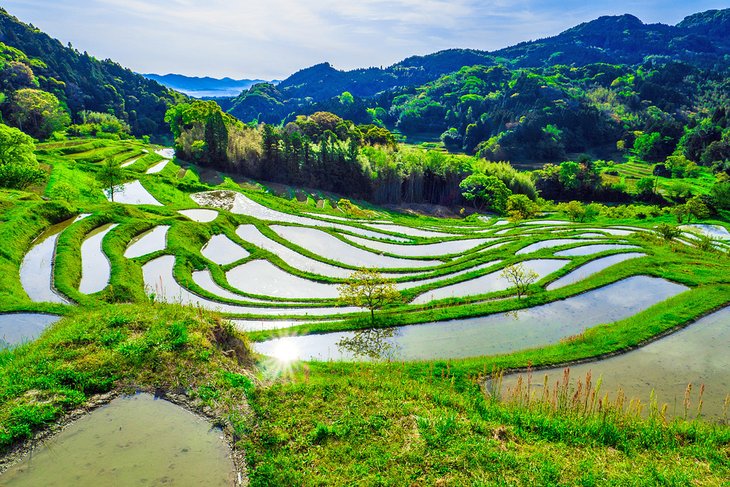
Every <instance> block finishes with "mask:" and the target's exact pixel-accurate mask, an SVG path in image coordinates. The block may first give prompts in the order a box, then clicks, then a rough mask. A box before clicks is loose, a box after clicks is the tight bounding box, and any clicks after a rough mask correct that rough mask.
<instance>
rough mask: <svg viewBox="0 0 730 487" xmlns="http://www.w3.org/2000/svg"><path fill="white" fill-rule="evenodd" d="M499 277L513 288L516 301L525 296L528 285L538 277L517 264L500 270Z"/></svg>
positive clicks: (527, 268) (522, 265)
mask: <svg viewBox="0 0 730 487" xmlns="http://www.w3.org/2000/svg"><path fill="white" fill-rule="evenodd" d="M500 277H502V278H504V279H506V280H507V282H509V283H510V284H511V285H512V287H514V288H515V290H516V291H517V299H521V298H522V296H525V295H526V294H527V291H528V289H529V287H530V285H531V284H533V283H534V282H535V281H537V280H538V278H539V277H540V275H539V274H538V273H537V272H535V271H534V270H532V269H530V268H529V267H525V265H524V264H523V263H522V262H519V263H517V264H512V265H510V266H507V267H505V268H504V269H502V273H501V274H500Z"/></svg>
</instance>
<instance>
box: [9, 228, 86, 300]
mask: <svg viewBox="0 0 730 487" xmlns="http://www.w3.org/2000/svg"><path fill="white" fill-rule="evenodd" d="M75 221H76V218H72V219H69V220H66V221H65V222H61V223H58V224H56V225H53V226H52V227H50V228H48V229H47V230H46V231H45V232H43V233H42V234H41V235H40V236H39V237H38V238H36V240H35V242H34V243H33V245H32V246H31V248H30V250H29V251H28V253H27V254H25V257H23V262H21V264H20V282H21V284H22V285H23V289H24V290H25V293H26V294H27V295H28V297H29V298H30V300H31V301H33V302H49V303H64V304H68V302H69V301H68V300H67V299H66V298H64V297H62V296H61V295H59V294H57V293H56V291H55V290H54V288H53V261H54V258H55V254H56V242H58V237H59V236H60V234H61V232H62V231H63V230H64V229H65V228H66V227H68V226H69V225H71V224H72V223H74V222H75Z"/></svg>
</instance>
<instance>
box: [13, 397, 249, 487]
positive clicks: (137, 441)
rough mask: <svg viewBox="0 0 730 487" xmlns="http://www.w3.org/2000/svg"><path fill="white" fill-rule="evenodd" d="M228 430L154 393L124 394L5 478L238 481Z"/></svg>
mask: <svg viewBox="0 0 730 487" xmlns="http://www.w3.org/2000/svg"><path fill="white" fill-rule="evenodd" d="M235 478H236V476H235V473H234V466H233V461H232V460H231V451H230V448H229V446H228V444H227V442H226V441H225V439H224V437H223V433H222V432H221V431H220V430H219V429H217V428H213V427H212V426H211V425H210V423H208V421H206V420H205V419H203V418H201V417H199V416H197V415H195V414H193V413H191V412H189V411H187V410H186V409H183V408H181V407H179V406H176V405H174V404H172V403H171V402H168V401H165V400H161V399H155V398H154V397H153V396H152V395H150V394H138V395H135V396H131V397H120V398H117V399H114V400H113V401H111V402H110V403H109V404H108V405H106V406H102V407H100V408H98V409H96V410H95V411H93V412H91V413H90V414H88V415H87V416H84V417H82V418H81V419H79V420H78V421H76V422H74V423H72V424H70V425H69V426H68V427H66V428H65V429H64V430H63V431H62V432H61V433H59V434H58V435H57V436H55V437H53V438H51V439H50V440H47V441H45V442H44V443H43V445H42V446H39V447H37V448H36V449H35V450H34V451H33V453H32V454H31V455H30V456H28V457H26V458H25V459H24V460H23V462H22V463H19V464H17V465H15V466H13V467H11V468H10V469H9V470H8V471H7V472H6V473H5V474H3V475H2V477H0V483H1V484H2V485H4V486H8V487H9V486H25V485H27V486H41V485H42V486H44V487H51V486H71V485H73V486H75V487H85V486H89V487H92V486H99V485H109V486H111V485H130V486H131V485H163V484H169V485H211V486H213V485H219V486H227V487H228V486H231V485H234V482H235Z"/></svg>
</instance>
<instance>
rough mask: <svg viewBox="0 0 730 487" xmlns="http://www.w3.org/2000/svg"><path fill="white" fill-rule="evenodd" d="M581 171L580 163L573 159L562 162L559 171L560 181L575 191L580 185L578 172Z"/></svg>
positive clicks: (564, 186) (565, 186)
mask: <svg viewBox="0 0 730 487" xmlns="http://www.w3.org/2000/svg"><path fill="white" fill-rule="evenodd" d="M579 173H580V164H578V163H577V162H573V161H565V162H562V163H560V172H559V173H558V181H560V184H562V185H563V188H565V189H566V190H568V191H574V190H576V189H578V187H579V186H580V180H579V179H578V174H579Z"/></svg>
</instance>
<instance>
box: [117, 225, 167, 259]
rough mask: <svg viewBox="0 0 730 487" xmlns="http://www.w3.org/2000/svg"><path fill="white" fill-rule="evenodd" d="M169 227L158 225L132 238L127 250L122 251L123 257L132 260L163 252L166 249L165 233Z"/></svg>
mask: <svg viewBox="0 0 730 487" xmlns="http://www.w3.org/2000/svg"><path fill="white" fill-rule="evenodd" d="M169 229H170V225H158V226H156V227H154V228H152V229H151V230H147V231H146V232H144V233H141V234H139V235H137V236H136V237H134V238H133V239H132V240H131V241H130V242H129V246H128V247H127V250H125V251H124V257H126V258H127V259H133V258H135V257H141V256H143V255H147V254H151V253H152V252H158V251H160V250H165V247H167V231H168V230H169Z"/></svg>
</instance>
